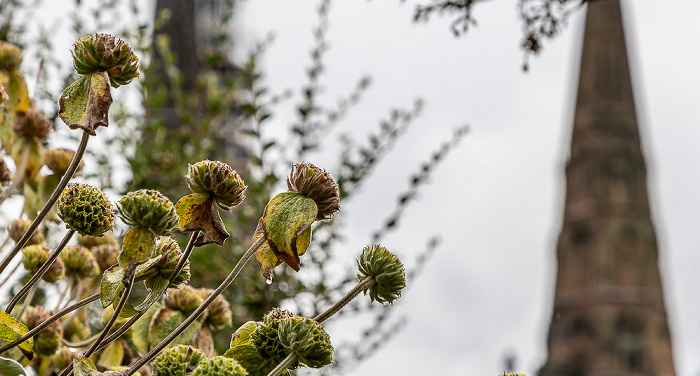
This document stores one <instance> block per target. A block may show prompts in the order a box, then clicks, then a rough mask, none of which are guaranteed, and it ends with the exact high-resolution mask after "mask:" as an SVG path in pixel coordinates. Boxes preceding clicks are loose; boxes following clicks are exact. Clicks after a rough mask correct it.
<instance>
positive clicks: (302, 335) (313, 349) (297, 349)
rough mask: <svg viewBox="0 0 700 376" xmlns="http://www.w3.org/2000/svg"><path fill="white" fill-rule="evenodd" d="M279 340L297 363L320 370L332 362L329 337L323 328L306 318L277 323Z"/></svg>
mask: <svg viewBox="0 0 700 376" xmlns="http://www.w3.org/2000/svg"><path fill="white" fill-rule="evenodd" d="M277 332H278V333H279V340H280V343H281V344H282V346H284V347H285V348H286V349H287V350H288V351H289V352H293V353H295V354H296V355H297V356H298V357H299V362H300V363H302V364H305V365H306V366H308V367H311V368H321V367H324V366H327V365H329V364H331V362H332V361H333V346H332V345H331V337H330V336H329V335H328V333H327V332H326V330H325V329H323V326H322V325H321V324H320V323H318V322H316V321H315V320H312V319H309V318H306V317H298V316H295V317H290V318H286V319H284V320H282V321H281V322H280V323H279V328H278V330H277Z"/></svg>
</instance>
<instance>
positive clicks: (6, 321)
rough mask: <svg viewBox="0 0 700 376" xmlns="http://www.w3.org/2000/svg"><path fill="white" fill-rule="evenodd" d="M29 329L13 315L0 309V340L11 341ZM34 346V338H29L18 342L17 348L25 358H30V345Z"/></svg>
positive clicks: (31, 353)
mask: <svg viewBox="0 0 700 376" xmlns="http://www.w3.org/2000/svg"><path fill="white" fill-rule="evenodd" d="M28 331H29V330H28V329H27V327H26V326H25V325H24V324H22V323H20V322H19V321H17V319H15V318H14V317H12V316H10V315H8V314H7V313H5V312H2V311H0V340H3V341H7V342H12V341H14V340H16V339H17V338H19V337H21V336H23V335H25V334H27V332H28ZM33 346H34V339H32V338H29V339H28V340H26V341H24V342H22V343H20V344H19V346H18V347H19V349H20V350H21V351H22V353H23V354H24V356H26V357H27V359H29V360H31V359H32V357H33V354H34V353H33V352H32V347H33Z"/></svg>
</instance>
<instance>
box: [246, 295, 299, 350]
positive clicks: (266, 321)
mask: <svg viewBox="0 0 700 376" xmlns="http://www.w3.org/2000/svg"><path fill="white" fill-rule="evenodd" d="M289 317H294V314H293V313H291V312H289V311H287V310H284V309H279V308H274V309H273V310H272V311H270V312H269V313H268V314H267V315H265V317H264V318H263V321H262V322H258V323H256V325H255V330H254V331H253V333H251V335H250V339H251V342H253V345H254V346H255V348H256V349H257V350H258V352H259V353H260V356H262V357H263V358H266V359H272V360H274V361H275V362H281V361H282V360H283V359H284V358H286V357H287V355H289V351H287V349H285V348H284V346H282V344H281V343H280V341H279V335H278V334H277V328H278V326H279V323H280V321H282V320H283V319H285V318H289Z"/></svg>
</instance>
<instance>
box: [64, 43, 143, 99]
mask: <svg viewBox="0 0 700 376" xmlns="http://www.w3.org/2000/svg"><path fill="white" fill-rule="evenodd" d="M72 55H73V66H74V67H75V70H76V72H78V74H80V75H86V74H90V73H95V72H99V71H106V72H107V74H108V75H109V82H110V84H111V85H112V87H115V88H117V87H119V86H121V85H126V84H128V83H129V82H131V80H133V79H134V78H139V77H140V76H141V75H140V74H139V58H138V57H137V56H136V54H134V51H133V50H132V49H131V47H129V45H128V44H126V43H125V42H124V41H123V40H121V39H120V38H115V37H113V36H111V35H109V34H95V35H90V36H87V37H84V38H83V39H81V40H80V41H78V42H77V43H75V45H73V52H72Z"/></svg>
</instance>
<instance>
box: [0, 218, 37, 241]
mask: <svg viewBox="0 0 700 376" xmlns="http://www.w3.org/2000/svg"><path fill="white" fill-rule="evenodd" d="M31 225H32V222H31V221H27V220H24V219H22V218H17V219H15V220H14V221H12V222H10V226H9V227H8V229H7V230H8V232H9V233H10V239H12V240H14V241H15V242H18V241H19V240H20V239H21V238H22V236H24V233H25V232H27V230H29V226H31ZM42 243H44V235H43V234H42V233H41V231H34V233H33V234H32V236H31V237H30V238H29V240H28V241H27V244H28V245H33V244H42Z"/></svg>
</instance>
